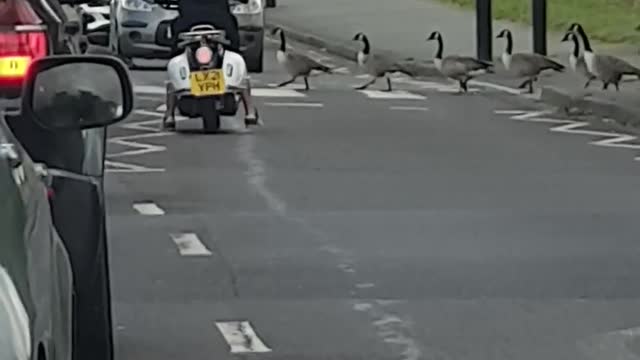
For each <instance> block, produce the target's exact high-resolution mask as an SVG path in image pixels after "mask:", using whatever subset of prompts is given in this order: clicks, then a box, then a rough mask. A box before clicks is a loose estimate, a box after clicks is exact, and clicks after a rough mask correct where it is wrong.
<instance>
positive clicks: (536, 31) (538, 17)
mask: <svg viewBox="0 0 640 360" xmlns="http://www.w3.org/2000/svg"><path fill="white" fill-rule="evenodd" d="M531 3H532V9H531V10H532V11H531V14H532V16H533V21H532V23H533V52H535V53H538V54H540V55H547V0H531Z"/></svg>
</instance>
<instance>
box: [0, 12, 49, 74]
mask: <svg viewBox="0 0 640 360" xmlns="http://www.w3.org/2000/svg"><path fill="white" fill-rule="evenodd" d="M0 29H9V30H4V31H3V30H0V84H3V85H5V84H7V83H15V84H16V85H20V84H21V82H22V79H23V78H24V76H25V75H26V73H27V70H28V69H29V65H31V62H32V61H33V60H35V59H38V58H41V57H44V56H46V55H47V50H48V49H47V46H48V40H47V36H46V33H45V32H44V27H43V25H42V19H40V17H39V16H38V15H37V14H36V12H35V11H34V10H33V8H32V7H31V5H30V4H29V2H28V1H27V0H4V1H2V2H0ZM11 29H13V30H11Z"/></svg>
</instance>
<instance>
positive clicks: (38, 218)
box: [0, 115, 73, 359]
mask: <svg viewBox="0 0 640 360" xmlns="http://www.w3.org/2000/svg"><path fill="white" fill-rule="evenodd" d="M47 179H48V177H47V174H46V171H45V170H44V169H42V168H41V167H38V166H37V165H36V164H34V163H33V162H32V161H31V159H30V158H29V156H28V154H27V153H26V151H25V150H24V149H23V148H22V147H21V145H20V143H19V142H18V141H17V139H16V138H15V137H14V136H13V134H12V133H11V131H10V130H9V128H8V127H7V125H6V123H5V120H4V117H3V116H1V115H0V184H1V185H0V188H2V196H1V197H2V198H3V199H2V200H1V201H0V204H2V206H1V207H2V210H0V213H2V216H1V217H0V229H1V230H0V231H4V232H5V233H3V234H2V236H0V238H1V239H0V266H2V268H3V270H4V271H5V272H6V274H7V275H8V278H10V279H11V283H12V284H14V285H13V286H14V287H15V289H16V291H15V292H16V293H17V296H14V297H17V298H19V299H21V300H20V301H19V302H20V303H21V304H22V306H23V307H24V309H25V312H26V314H27V317H28V320H29V324H28V327H29V329H30V331H29V337H30V344H29V346H30V351H31V353H32V354H34V353H36V352H39V351H40V352H44V353H45V355H47V358H55V359H71V351H72V349H71V342H72V332H71V330H72V314H71V309H72V308H71V307H72V293H73V277H72V273H71V264H70V261H69V258H68V256H67V252H66V248H65V246H64V244H63V242H62V241H61V239H60V238H59V236H58V235H57V233H56V231H55V228H54V226H53V222H52V218H51V210H50V206H49V201H48V197H47V194H48V192H47V183H48V180H47ZM11 229H13V231H11ZM5 300H6V298H5ZM13 303H14V306H15V303H17V302H16V301H15V299H14V301H13ZM14 311H17V310H14ZM12 316H13V317H14V318H19V317H20V315H19V314H13V315H12ZM36 355H38V356H40V354H36ZM32 357H33V358H36V357H35V356H32Z"/></svg>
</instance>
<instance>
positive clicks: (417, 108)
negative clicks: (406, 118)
mask: <svg viewBox="0 0 640 360" xmlns="http://www.w3.org/2000/svg"><path fill="white" fill-rule="evenodd" d="M389 109H391V110H399V111H429V108H426V107H420V106H391V107H390V108H389Z"/></svg>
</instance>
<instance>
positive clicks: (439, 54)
mask: <svg viewBox="0 0 640 360" xmlns="http://www.w3.org/2000/svg"><path fill="white" fill-rule="evenodd" d="M436 40H437V41H438V48H437V50H436V56H435V58H436V59H442V51H443V47H444V44H443V43H442V36H440V35H438V36H437V37H436Z"/></svg>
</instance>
